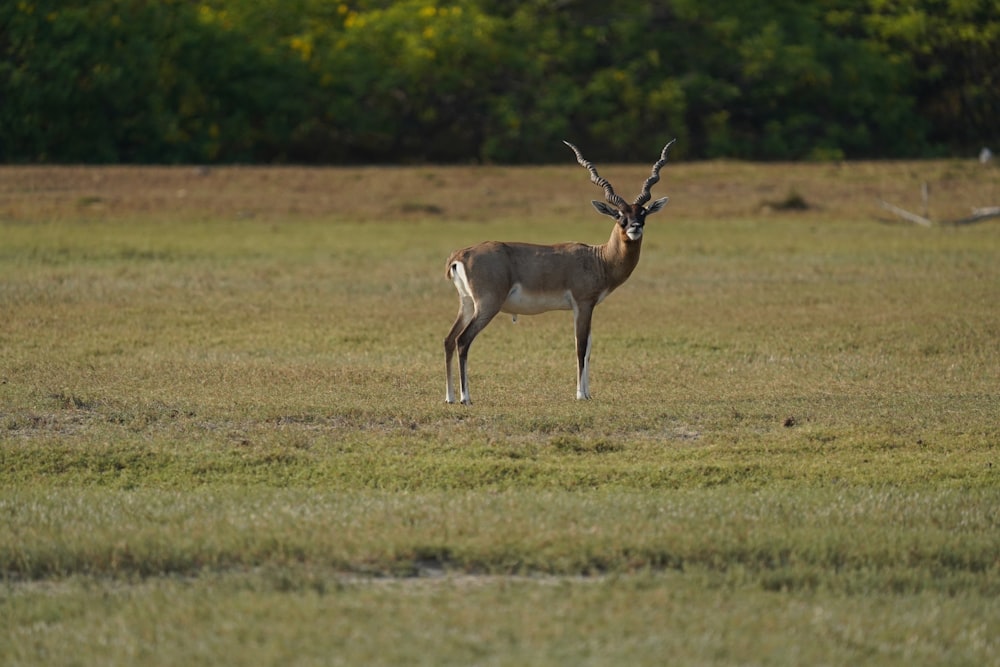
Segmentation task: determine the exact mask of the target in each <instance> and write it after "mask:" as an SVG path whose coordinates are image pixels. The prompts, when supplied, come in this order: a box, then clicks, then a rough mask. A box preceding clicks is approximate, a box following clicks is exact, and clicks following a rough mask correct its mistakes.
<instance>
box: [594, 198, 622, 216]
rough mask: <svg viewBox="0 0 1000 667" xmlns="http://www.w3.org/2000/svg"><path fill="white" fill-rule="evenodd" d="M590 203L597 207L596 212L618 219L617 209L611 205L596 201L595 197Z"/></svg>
mask: <svg viewBox="0 0 1000 667" xmlns="http://www.w3.org/2000/svg"><path fill="white" fill-rule="evenodd" d="M590 203H591V204H593V205H594V208H596V209H597V212H598V213H603V214H604V215H610V216H611V217H612V218H615V219H616V220H617V219H618V209H616V208H614V207H613V206H608V205H607V204H605V203H604V202H602V201H598V200H596V199H594V200H592V201H591V202H590Z"/></svg>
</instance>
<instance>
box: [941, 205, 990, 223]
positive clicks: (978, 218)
mask: <svg viewBox="0 0 1000 667" xmlns="http://www.w3.org/2000/svg"><path fill="white" fill-rule="evenodd" d="M990 218H1000V206H987V207H986V208H974V209H972V215H970V216H969V217H968V218H961V219H959V220H955V221H954V222H951V223H949V224H952V225H968V224H970V223H973V222H982V221H983V220H989V219H990Z"/></svg>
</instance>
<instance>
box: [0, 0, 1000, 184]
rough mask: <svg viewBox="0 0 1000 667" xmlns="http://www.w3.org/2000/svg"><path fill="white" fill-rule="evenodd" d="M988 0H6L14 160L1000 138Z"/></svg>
mask: <svg viewBox="0 0 1000 667" xmlns="http://www.w3.org/2000/svg"><path fill="white" fill-rule="evenodd" d="M998 119H1000V0H771V1H770V2H767V3H760V2H754V1H752V0H714V1H713V2H703V1H702V0H653V1H650V0H642V1H638V0H623V1H620V2H619V1H616V2H614V3H608V2H605V1H603V0H601V1H597V0H526V1H523V2H504V1H502V0H448V1H445V2H436V1H434V0H401V1H399V2H388V1H385V0H343V1H341V0H212V1H208V2H198V1H196V0H10V2H6V3H3V5H2V7H0V161H2V162H6V163H40V162H41V163H44V162H79V163H242V162H246V163H283V162H292V163H324V164H330V163H400V162H457V163H463V162H495V163H537V162H547V161H553V160H564V159H565V155H564V152H565V147H564V146H563V145H562V143H561V141H560V140H562V139H564V138H565V139H570V140H572V141H574V142H575V143H577V144H578V145H580V146H590V147H591V148H590V149H589V150H590V151H594V152H596V153H599V154H600V155H601V156H602V158H601V159H602V160H606V161H607V160H622V161H632V160H637V159H643V160H644V159H647V158H648V157H649V150H650V147H651V146H653V147H657V146H662V145H663V144H664V143H665V142H666V141H667V140H668V139H670V138H673V137H677V138H678V139H679V141H678V144H677V153H679V154H682V155H683V156H685V157H687V158H689V159H699V158H718V157H732V158H741V159H753V160H799V159H813V160H824V159H844V158H848V159H851V158H902V157H921V156H932V155H942V154H969V155H972V154H974V152H976V151H978V149H979V148H980V147H981V146H984V145H985V146H992V147H993V148H994V150H996V149H997V148H998V147H1000V123H998V122H997V121H998Z"/></svg>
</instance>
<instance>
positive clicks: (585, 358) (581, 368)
mask: <svg viewBox="0 0 1000 667" xmlns="http://www.w3.org/2000/svg"><path fill="white" fill-rule="evenodd" d="M593 314H594V307H593V306H590V305H587V304H574V307H573V316H574V318H573V319H574V320H575V324H576V398H577V400H589V399H590V342H591V334H590V321H591V318H592V317H593Z"/></svg>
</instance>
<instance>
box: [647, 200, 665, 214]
mask: <svg viewBox="0 0 1000 667" xmlns="http://www.w3.org/2000/svg"><path fill="white" fill-rule="evenodd" d="M668 201H670V197H664V198H663V199H657V200H656V201H654V202H653V203H652V204H650V205H649V206H647V207H646V215H649V214H650V213H656V212H657V211H659V210H660V209H661V208H663V207H664V206H666V205H667V202H668Z"/></svg>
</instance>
